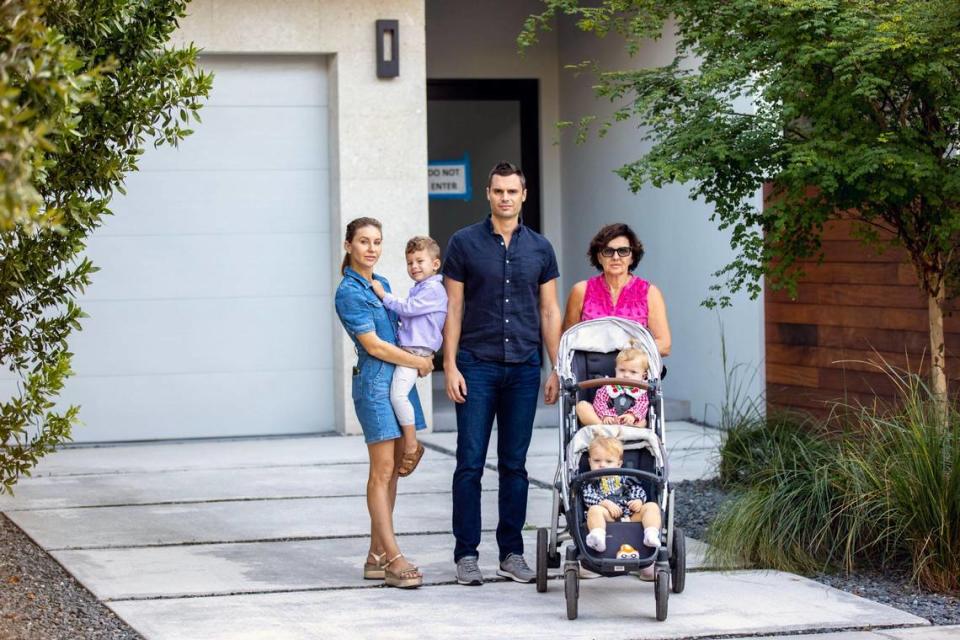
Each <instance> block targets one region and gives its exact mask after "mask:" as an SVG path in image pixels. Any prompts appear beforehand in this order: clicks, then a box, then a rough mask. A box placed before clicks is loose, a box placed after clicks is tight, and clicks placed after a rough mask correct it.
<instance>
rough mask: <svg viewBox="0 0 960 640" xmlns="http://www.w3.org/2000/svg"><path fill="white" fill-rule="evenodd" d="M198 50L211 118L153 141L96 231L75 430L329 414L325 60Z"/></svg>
mask: <svg viewBox="0 0 960 640" xmlns="http://www.w3.org/2000/svg"><path fill="white" fill-rule="evenodd" d="M202 65H203V66H204V67H205V68H206V69H208V70H210V71H213V72H214V73H215V74H216V76H215V78H214V88H213V92H212V94H211V98H210V100H209V102H208V103H207V105H206V106H205V107H204V108H203V109H202V111H201V117H202V119H203V123H202V124H198V125H196V126H194V127H193V128H194V129H195V130H196V133H195V134H194V135H193V136H191V137H189V138H188V139H187V140H185V141H184V142H183V143H182V144H181V146H180V149H177V150H174V149H167V148H162V149H159V150H153V149H151V150H149V151H148V152H147V153H146V155H145V156H144V158H143V161H142V163H141V171H140V172H139V173H136V174H134V175H131V176H130V177H129V179H128V183H127V187H128V188H127V191H128V195H127V196H126V197H119V196H118V197H117V199H115V200H114V205H113V209H114V211H115V213H116V215H115V216H114V217H113V218H111V219H109V220H108V221H107V224H106V225H105V226H104V228H103V229H101V230H99V231H98V232H97V233H96V234H95V237H94V238H93V239H92V240H91V242H90V244H89V254H90V256H91V258H92V259H93V260H94V262H95V263H96V264H97V265H99V266H100V267H101V271H100V272H99V273H96V274H95V275H94V284H93V286H91V287H90V288H89V290H88V292H87V295H86V296H85V297H84V299H83V300H82V301H81V302H82V306H83V308H84V310H85V311H86V312H87V313H88V314H89V315H90V317H89V318H88V319H86V320H85V321H84V323H83V331H82V332H81V333H79V334H77V335H76V336H75V338H74V341H73V343H72V345H71V346H72V347H73V350H74V352H75V354H76V356H75V359H74V370H75V371H76V372H77V375H76V376H75V377H73V378H72V379H71V380H70V381H69V382H68V384H67V389H66V390H65V393H64V397H63V399H64V400H65V401H67V402H75V403H79V404H81V405H82V409H81V419H82V420H83V422H84V424H83V425H82V426H79V427H78V428H76V429H75V430H74V435H75V439H76V440H77V441H103V440H144V439H155V438H196V437H213V436H244V435H269V434H290V433H309V432H317V431H329V430H331V429H332V428H333V404H332V395H333V394H332V388H333V385H332V357H331V352H332V349H331V344H332V342H331V337H330V332H331V309H332V306H333V305H332V304H331V291H330V282H331V256H330V236H329V232H330V223H329V196H328V185H329V170H328V153H327V71H326V62H325V60H324V59H323V58H321V57H301V56H206V57H204V58H203V60H202Z"/></svg>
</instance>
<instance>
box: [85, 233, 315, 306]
mask: <svg viewBox="0 0 960 640" xmlns="http://www.w3.org/2000/svg"><path fill="white" fill-rule="evenodd" d="M329 246H330V235H329V234H327V233H311V234H272V235H254V234H243V235H239V234H234V235H179V236H132V237H122V236H119V237H118V236H104V237H94V238H93V239H91V241H90V244H89V247H88V251H89V253H90V254H91V255H93V256H96V260H97V266H99V267H100V268H101V270H100V271H99V272H98V273H97V275H96V278H95V279H94V283H93V284H92V285H91V286H90V288H89V289H88V290H87V293H86V295H85V296H84V302H86V301H96V300H148V299H158V298H160V299H163V298H226V297H259V296H317V295H322V296H328V297H329V296H330V295H331V291H330V282H331V277H332V274H331V267H330V260H329V254H328V249H329Z"/></svg>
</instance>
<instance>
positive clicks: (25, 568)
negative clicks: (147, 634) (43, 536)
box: [0, 514, 143, 640]
mask: <svg viewBox="0 0 960 640" xmlns="http://www.w3.org/2000/svg"><path fill="white" fill-rule="evenodd" d="M80 639H83V640H107V639H109V640H143V637H142V636H141V635H140V634H138V633H137V632H136V631H134V630H133V629H131V628H130V627H129V626H127V624H126V623H125V622H123V621H122V620H120V618H118V617H117V616H116V615H115V614H114V613H113V612H112V611H110V609H108V608H107V607H106V606H105V605H103V604H101V603H100V602H98V601H97V599H96V598H95V597H94V596H93V594H91V593H90V592H89V591H87V590H86V589H85V588H84V587H82V586H81V585H80V583H79V582H77V581H76V580H74V579H73V577H71V576H70V574H68V573H67V572H66V571H65V570H64V569H63V567H61V566H60V565H59V564H57V562H56V560H54V559H53V558H52V557H50V556H49V555H48V554H47V552H45V551H44V550H43V549H41V548H40V547H38V546H37V545H35V544H34V543H33V541H32V540H30V538H28V537H27V536H25V535H24V534H23V532H22V531H20V529H18V528H17V527H16V526H15V525H14V524H13V523H12V522H10V521H9V520H7V517H6V516H5V515H3V514H0V640H80Z"/></svg>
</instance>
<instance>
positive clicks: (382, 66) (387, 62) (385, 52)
mask: <svg viewBox="0 0 960 640" xmlns="http://www.w3.org/2000/svg"><path fill="white" fill-rule="evenodd" d="M399 75H400V22H399V21H398V20H377V77H378V78H396V77H397V76H399Z"/></svg>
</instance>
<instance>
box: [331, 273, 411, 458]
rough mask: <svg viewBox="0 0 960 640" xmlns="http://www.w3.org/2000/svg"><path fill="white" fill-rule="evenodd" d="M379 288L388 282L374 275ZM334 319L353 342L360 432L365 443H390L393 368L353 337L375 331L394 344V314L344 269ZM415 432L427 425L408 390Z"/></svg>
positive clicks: (395, 427)
mask: <svg viewBox="0 0 960 640" xmlns="http://www.w3.org/2000/svg"><path fill="white" fill-rule="evenodd" d="M373 277H374V278H376V279H377V280H379V281H380V284H382V285H383V288H384V289H385V290H386V291H387V292H389V291H390V283H389V282H387V279H386V278H384V277H383V276H378V275H376V274H374V276H373ZM335 305H336V309H337V316H338V317H339V318H340V323H341V324H342V325H343V328H344V329H345V330H346V332H347V334H348V335H349V336H350V338H351V339H352V340H353V344H354V347H355V349H356V352H357V365H356V366H355V367H354V368H353V407H354V409H355V410H356V412H357V419H358V420H359V421H360V427H361V428H362V429H363V437H364V440H365V441H366V442H367V444H373V443H375V442H381V441H383V440H393V439H395V438H399V437H400V423H398V422H397V417H396V415H395V414H394V413H393V406H392V405H391V404H390V382H391V381H392V380H393V370H394V369H395V368H396V367H395V366H394V365H393V364H391V363H389V362H384V361H383V360H379V359H377V358H374V357H373V356H371V355H370V354H369V353H367V352H366V350H365V349H364V348H363V345H362V344H360V341H359V340H357V336H358V335H361V334H364V333H369V332H371V331H376V333H377V336H378V337H379V338H380V339H381V340H383V341H384V342H389V343H390V344H392V345H396V344H397V323H398V318H397V314H395V313H394V312H392V311H389V310H388V309H387V308H386V307H384V306H383V303H382V302H380V299H379V298H377V294H375V293H374V292H373V287H371V286H370V283H369V282H367V280H366V278H364V277H363V276H361V275H360V274H359V273H357V272H356V271H354V270H353V269H351V268H350V267H347V269H346V271H345V272H344V276H343V280H341V281H340V286H338V287H337V294H336V297H335ZM410 402H411V404H413V411H414V416H415V418H416V425H417V429H418V430H419V429H425V428H426V426H427V423H426V421H425V420H424V417H423V408H422V407H421V406H420V396H418V395H417V388H416V387H414V388H413V389H411V390H410Z"/></svg>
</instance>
